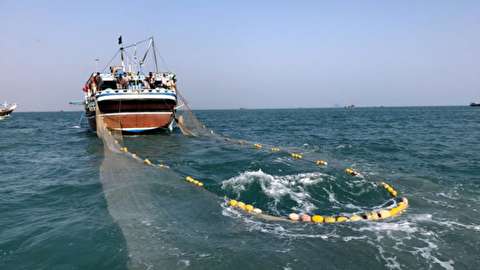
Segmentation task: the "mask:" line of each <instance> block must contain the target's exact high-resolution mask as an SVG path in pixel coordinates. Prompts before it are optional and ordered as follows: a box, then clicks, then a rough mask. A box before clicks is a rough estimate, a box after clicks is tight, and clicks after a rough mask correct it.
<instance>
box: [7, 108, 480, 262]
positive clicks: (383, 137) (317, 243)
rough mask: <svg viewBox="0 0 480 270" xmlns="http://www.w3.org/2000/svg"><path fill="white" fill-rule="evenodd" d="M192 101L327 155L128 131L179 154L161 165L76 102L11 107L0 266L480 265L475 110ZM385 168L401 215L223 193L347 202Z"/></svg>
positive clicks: (248, 136) (249, 132)
mask: <svg viewBox="0 0 480 270" xmlns="http://www.w3.org/2000/svg"><path fill="white" fill-rule="evenodd" d="M196 114H197V116H198V117H199V118H200V119H201V120H202V122H204V123H205V124H206V125H207V126H208V127H209V128H210V129H212V130H213V131H214V132H215V133H216V134H221V135H225V136H229V137H232V138H238V139H244V140H248V141H250V142H254V143H263V144H269V145H275V146H279V147H281V148H282V149H288V150H289V151H290V150H292V151H293V150H294V151H297V152H302V153H303V154H304V156H305V157H306V158H308V159H312V160H314V159H325V160H327V161H329V166H327V167H319V166H316V165H315V164H313V163H310V162H305V161H299V160H293V159H292V158H291V157H289V156H288V155H285V154H283V153H271V152H269V151H263V150H261V151H259V150H256V149H254V147H253V146H252V145H248V146H246V145H243V146H242V145H238V144H231V143H229V142H226V141H222V140H217V139H212V138H207V137H202V138H187V137H184V136H183V135H181V133H179V132H178V131H176V132H174V133H173V134H170V135H166V134H156V135H148V136H126V137H124V143H125V145H127V146H128V147H129V149H130V151H132V152H135V153H137V154H138V155H140V156H142V157H144V158H149V159H150V160H152V161H153V162H154V163H162V164H166V165H168V166H170V168H171V169H169V170H158V169H153V168H150V167H148V166H145V165H143V164H141V163H139V162H135V161H133V160H131V159H128V158H126V157H125V156H124V155H123V156H122V155H116V154H111V153H108V152H105V150H104V147H103V144H102V141H101V140H100V139H98V138H97V137H96V135H95V134H93V133H91V132H89V131H88V129H87V128H86V127H85V126H84V125H79V119H80V116H81V113H80V112H63V113H60V112H56V113H53V112H52V113H15V114H13V115H12V117H11V118H8V119H5V120H2V121H0V269H2V270H3V269H478V265H480V256H479V255H478V254H480V247H479V244H480V216H479V211H480V189H479V188H480V146H479V144H478V142H479V140H480V132H479V131H480V110H479V109H476V108H470V107H410V108H358V109H357V108H356V109H353V110H345V109H276V110H224V111H220V110H218V111H216V110H213V111H197V112H196ZM266 150H268V149H266ZM346 167H353V168H355V169H357V170H358V171H360V172H362V174H363V175H364V177H363V178H355V177H351V176H348V175H346V174H345V173H344V172H343V169H344V168H346ZM184 175H192V176H194V177H195V178H198V179H201V180H202V181H203V182H204V183H205V187H206V189H207V190H208V192H205V191H204V190H202V189H199V188H197V187H194V186H192V185H189V184H188V183H186V182H185V181H183V176H184ZM381 180H385V181H387V182H389V183H391V184H392V185H393V186H394V187H395V188H396V189H398V191H399V192H400V195H401V196H406V197H408V199H409V201H410V207H409V209H408V210H407V211H406V213H404V214H403V215H401V216H399V217H396V218H393V219H389V220H384V221H379V222H359V223H344V224H298V223H297V224H291V223H279V222H269V221H264V220H259V219H256V218H254V217H251V216H249V215H245V214H242V213H240V212H237V211H235V210H232V209H229V208H227V207H225V206H224V197H225V196H228V197H230V198H236V199H240V200H243V201H247V202H252V203H254V204H255V206H256V207H259V208H262V209H263V210H264V211H266V212H268V213H270V214H274V215H281V216H285V215H287V214H288V213H291V212H297V213H298V212H308V213H312V214H313V213H322V214H335V213H353V212H358V211H365V210H368V209H372V208H374V207H378V206H381V205H382V204H383V203H384V202H385V201H386V200H388V196H387V194H386V193H385V191H383V190H381V189H378V188H377V187H376V185H375V183H376V182H378V181H381Z"/></svg>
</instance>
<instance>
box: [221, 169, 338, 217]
mask: <svg viewBox="0 0 480 270" xmlns="http://www.w3.org/2000/svg"><path fill="white" fill-rule="evenodd" d="M328 177H330V176H328V175H326V174H323V173H319V172H314V173H301V174H294V175H284V176H274V175H270V174H267V173H264V172H263V171H262V170H258V171H246V172H243V173H241V174H240V175H239V176H235V177H232V178H230V179H228V180H225V181H223V182H222V189H224V190H231V191H233V192H234V193H235V194H236V195H237V196H240V195H241V193H242V192H244V191H246V190H247V188H248V186H249V185H251V184H253V183H259V184H260V187H261V189H262V192H263V193H264V194H265V195H266V196H267V197H269V198H272V199H274V201H275V204H277V203H279V202H280V200H281V199H283V198H284V197H289V198H290V199H292V200H293V201H295V202H296V203H297V206H296V207H294V208H293V209H294V210H297V211H301V212H307V213H308V212H311V211H313V210H315V209H316V208H317V207H316V206H315V205H314V204H313V203H312V202H311V195H310V194H309V193H308V191H307V190H306V189H305V188H306V187H308V186H311V185H314V184H317V183H319V182H322V181H324V180H325V179H326V178H328Z"/></svg>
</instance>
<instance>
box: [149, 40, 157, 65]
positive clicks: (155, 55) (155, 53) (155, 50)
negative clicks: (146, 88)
mask: <svg viewBox="0 0 480 270" xmlns="http://www.w3.org/2000/svg"><path fill="white" fill-rule="evenodd" d="M150 39H151V40H152V49H153V60H154V61H155V73H158V63H157V48H155V41H154V40H153V37H151V38H150Z"/></svg>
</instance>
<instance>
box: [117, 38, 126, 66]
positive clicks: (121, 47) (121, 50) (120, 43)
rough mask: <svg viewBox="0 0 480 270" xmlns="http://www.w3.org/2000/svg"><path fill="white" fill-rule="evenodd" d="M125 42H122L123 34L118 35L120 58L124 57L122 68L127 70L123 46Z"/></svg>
mask: <svg viewBox="0 0 480 270" xmlns="http://www.w3.org/2000/svg"><path fill="white" fill-rule="evenodd" d="M122 44H123V42H122V35H120V36H119V37H118V45H120V59H122V69H123V71H125V62H124V56H123V53H124V51H123V49H124V48H123V46H122Z"/></svg>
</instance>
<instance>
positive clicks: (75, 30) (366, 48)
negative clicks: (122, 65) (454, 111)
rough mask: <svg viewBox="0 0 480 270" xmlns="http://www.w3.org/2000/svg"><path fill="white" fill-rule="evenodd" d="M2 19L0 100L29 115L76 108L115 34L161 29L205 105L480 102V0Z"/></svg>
mask: <svg viewBox="0 0 480 270" xmlns="http://www.w3.org/2000/svg"><path fill="white" fill-rule="evenodd" d="M0 19H1V21H2V26H1V27H0V37H1V38H0V52H1V53H2V56H1V57H0V74H1V75H0V85H1V86H2V87H1V89H0V101H3V100H8V101H11V102H14V101H15V102H17V103H19V104H20V108H21V109H22V110H24V111H46V110H68V109H80V108H78V107H72V106H70V105H68V104H67V103H68V102H69V101H71V100H81V98H82V91H81V87H82V84H83V83H84V81H85V80H86V78H87V77H88V75H89V74H90V73H91V72H92V71H93V70H94V69H95V63H94V59H95V58H100V60H101V63H102V64H101V65H103V64H104V63H105V62H106V61H108V59H110V58H111V57H112V56H113V54H114V53H115V50H116V48H117V45H116V41H117V36H118V35H119V34H122V35H123V37H124V41H125V42H126V43H128V42H134V41H137V40H140V39H143V38H145V37H147V36H150V35H153V36H155V38H156V42H157V46H158V49H159V50H160V52H161V54H162V56H163V58H165V60H166V63H167V64H168V68H169V69H171V70H173V71H175V72H176V73H177V76H178V78H179V83H180V87H181V88H180V89H181V90H182V91H183V93H184V95H185V96H186V97H187V99H188V100H189V101H190V103H191V105H192V107H193V108H198V109H205V108H212V109H221V108H239V107H246V108H276V107H331V106H334V105H335V104H338V105H345V104H356V105H359V106H379V105H384V106H403V105H464V104H468V103H469V102H470V101H473V100H475V99H477V100H480V76H479V72H480V58H479V55H480V54H479V53H480V35H479V29H480V2H479V1H395V2H394V1H262V2H260V1H236V2H233V1H52V0H49V1H42V0H39V1H21V0H20V1H18V0H17V1H13V0H0ZM161 67H162V68H166V67H165V65H163V66H161Z"/></svg>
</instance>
